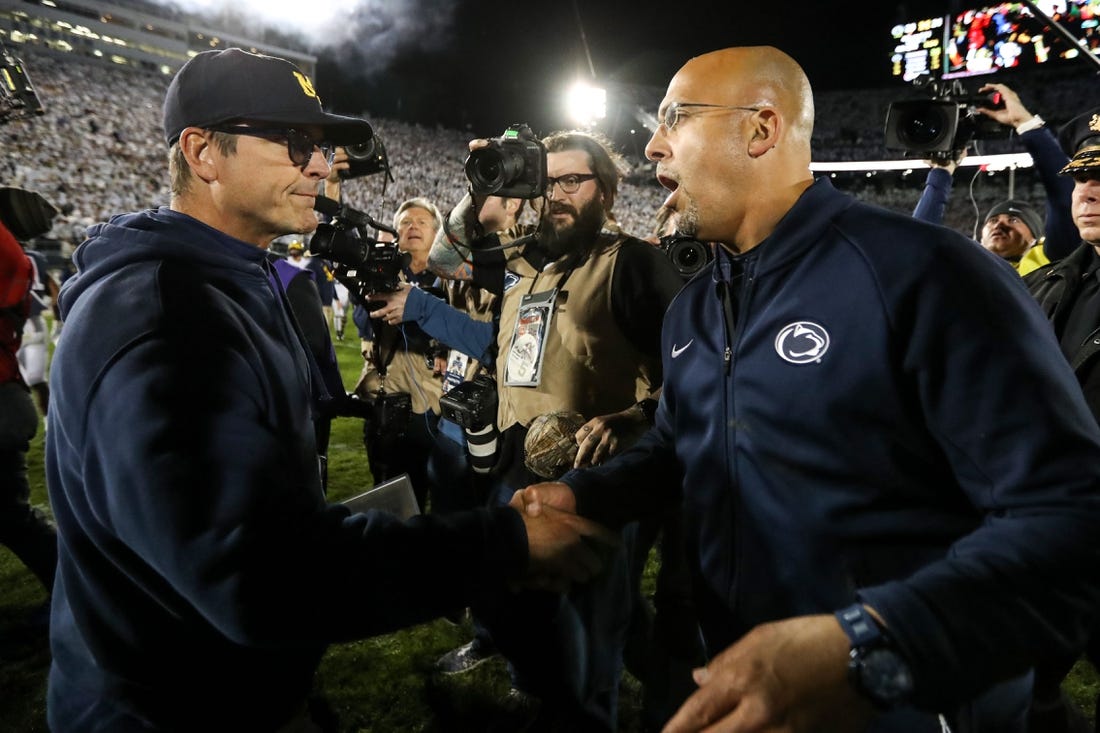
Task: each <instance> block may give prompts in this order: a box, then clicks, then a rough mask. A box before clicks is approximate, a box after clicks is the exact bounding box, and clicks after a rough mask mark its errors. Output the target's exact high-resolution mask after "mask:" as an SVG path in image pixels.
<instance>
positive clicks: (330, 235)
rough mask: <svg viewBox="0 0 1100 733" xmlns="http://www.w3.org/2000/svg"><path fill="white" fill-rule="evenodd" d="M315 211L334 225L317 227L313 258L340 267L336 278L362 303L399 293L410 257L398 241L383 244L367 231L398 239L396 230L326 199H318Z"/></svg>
mask: <svg viewBox="0 0 1100 733" xmlns="http://www.w3.org/2000/svg"><path fill="white" fill-rule="evenodd" d="M313 208H314V209H316V210H317V211H319V212H321V213H322V214H325V215H327V216H329V217H330V219H331V221H330V222H329V223H328V224H318V225H317V231H316V232H314V234H313V238H312V239H310V242H309V251H310V254H313V255H315V256H317V257H323V258H325V259H326V260H331V261H332V262H334V263H336V264H337V265H338V267H337V268H336V271H335V273H334V275H335V276H336V277H337V278H338V279H339V280H340V282H342V283H343V284H344V285H345V286H346V287H347V288H348V290H351V291H352V292H353V293H355V294H356V295H357V296H358V297H359V298H360V299H361V300H366V299H367V295H368V294H369V293H392V292H393V291H395V290H397V287H398V284H399V283H400V282H401V279H400V277H399V275H400V274H401V270H402V269H403V268H405V267H406V266H407V265H408V264H409V261H410V257H409V254H408V253H407V252H402V251H401V250H399V249H398V248H397V242H396V241H394V242H380V241H378V240H377V239H375V238H374V237H372V236H371V235H370V233H369V232H368V231H367V229H368V227H369V228H373V229H375V230H379V231H384V232H389V233H390V234H392V235H394V237H396V236H397V231H396V230H395V229H393V228H392V227H389V226H386V225H385V224H382V223H380V222H377V221H375V220H374V219H373V218H371V216H370V215H369V214H365V213H363V212H362V211H358V210H357V209H353V208H351V207H350V206H348V205H346V204H341V203H340V202H338V201H334V200H332V199H330V198H326V197H324V196H318V197H317V201H316V203H315V204H314V206H313Z"/></svg>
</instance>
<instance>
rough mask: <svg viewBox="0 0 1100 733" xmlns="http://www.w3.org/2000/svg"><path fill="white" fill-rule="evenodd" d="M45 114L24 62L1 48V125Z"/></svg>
mask: <svg viewBox="0 0 1100 733" xmlns="http://www.w3.org/2000/svg"><path fill="white" fill-rule="evenodd" d="M45 113H46V110H45V108H44V107H43V106H42V102H41V100H39V99H38V93H37V92H36V91H35V90H34V85H33V84H31V80H30V78H29V77H28V76H27V72H26V71H25V70H24V69H23V62H22V61H20V60H19V59H17V58H15V57H14V56H12V55H11V54H9V53H8V52H7V51H6V50H5V49H4V48H3V47H0V123H4V122H9V121H11V120H18V119H22V118H24V117H30V116H31V115H42V114H45Z"/></svg>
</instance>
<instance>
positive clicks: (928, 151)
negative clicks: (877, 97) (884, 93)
mask: <svg viewBox="0 0 1100 733" xmlns="http://www.w3.org/2000/svg"><path fill="white" fill-rule="evenodd" d="M918 85H919V86H924V87H926V88H927V90H928V91H929V92H930V96H931V98H930V99H910V100H906V101H902V102H894V103H892V104H891V105H890V107H889V108H888V109H887V111H886V147H887V148H892V149H895V150H904V151H905V153H906V155H909V156H911V157H919V158H930V157H935V156H936V154H939V155H940V156H941V157H943V156H944V155H945V154H946V155H947V156H950V155H951V154H958V153H961V152H962V151H963V150H964V149H965V148H966V146H967V145H969V144H970V143H971V141H973V140H995V139H998V138H1006V137H1008V136H1009V134H1011V132H1012V128H1011V127H1009V126H1007V125H1002V124H1000V123H999V122H997V121H996V120H993V119H990V118H989V117H986V116H985V115H982V114H979V113H978V111H977V110H978V109H979V108H985V109H1004V104H1005V103H1004V100H1003V99H1002V98H1001V95H1000V94H999V93H996V92H994V93H992V94H971V93H968V92H967V91H966V90H965V89H964V88H963V86H962V85H961V84H960V83H959V82H958V81H953V82H947V81H923V82H918Z"/></svg>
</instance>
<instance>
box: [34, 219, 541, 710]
mask: <svg viewBox="0 0 1100 733" xmlns="http://www.w3.org/2000/svg"><path fill="white" fill-rule="evenodd" d="M74 261H75V263H76V265H77V268H78V273H77V275H76V276H74V277H72V278H70V279H69V280H68V281H67V282H66V284H65V286H64V288H63V290H62V293H61V297H60V304H61V310H62V313H63V317H64V319H65V322H66V333H65V337H64V339H62V342H61V344H59V346H58V349H57V352H56V354H55V357H54V361H53V367H52V370H51V388H52V391H53V395H54V397H53V400H52V402H53V404H52V406H51V410H50V416H49V434H48V439H47V446H46V453H47V458H46V460H47V478H48V482H49V489H50V500H51V503H52V505H53V508H54V512H55V515H56V518H57V523H58V534H59V543H60V560H59V568H58V576H57V582H56V586H55V589H54V595H53V615H52V620H51V648H52V653H53V665H52V667H51V670H50V682H49V695H48V717H49V723H50V727H51V729H52V730H54V731H76V730H96V729H110V730H136V729H141V730H148V729H154V730H164V729H176V730H213V729H219V728H225V729H236V730H265V729H273V728H276V727H278V726H279V725H281V724H282V723H284V722H286V721H287V720H288V719H289V718H290V717H291V716H292V715H293V714H294V713H295V711H296V710H297V709H298V708H299V707H300V706H301V704H302V702H303V700H304V699H305V698H306V696H307V693H308V691H309V689H310V685H311V679H312V675H313V672H314V669H315V667H316V665H317V663H318V661H319V660H320V657H321V655H322V653H323V651H324V649H325V646H326V644H328V643H330V642H334V641H340V640H348V639H353V638H358V637H363V636H367V635H371V634H378V633H383V632H387V631H391V630H393V629H397V628H400V627H404V626H409V625H412V624H415V623H419V622H422V621H425V620H428V619H430V618H433V617H435V616H438V615H440V614H442V613H445V612H447V611H449V610H453V609H454V608H460V607H462V606H464V605H467V604H468V603H469V602H470V600H471V598H473V597H475V596H476V595H478V594H480V593H488V592H495V591H496V590H497V589H498V588H500V587H502V586H503V583H504V582H505V581H506V580H508V579H509V578H510V577H514V576H515V575H516V574H517V573H518V572H519V571H520V569H522V568H523V567H524V566H525V564H526V560H527V549H526V538H525V534H524V530H523V526H522V520H521V518H520V517H519V515H518V514H516V513H515V512H514V511H512V510H509V509H498V510H495V511H488V510H486V511H480V512H470V513H466V514H461V515H455V516H452V517H449V518H439V517H434V516H431V517H427V516H425V517H416V518H414V519H412V520H410V521H409V522H407V523H400V522H398V521H397V520H396V519H395V518H394V517H392V516H390V515H386V514H379V513H374V512H371V513H367V514H356V515H349V512H348V510H347V509H346V508H344V507H342V506H339V505H326V503H325V501H324V498H323V496H322V493H321V485H320V479H319V474H318V465H317V456H316V451H315V445H314V431H313V426H312V423H311V419H310V395H311V390H312V387H311V380H310V370H309V367H308V362H307V358H306V355H305V351H304V347H303V342H302V339H301V336H300V335H299V334H298V332H297V329H296V327H295V325H294V322H293V320H292V319H291V318H290V317H289V309H288V305H287V303H286V301H285V298H284V297H282V296H281V295H280V293H279V292H278V291H277V290H276V289H275V288H274V286H273V284H272V283H273V281H272V279H270V278H269V277H268V271H267V267H268V265H267V263H266V261H265V258H264V252H263V251H262V250H260V249H258V248H256V247H254V246H252V245H249V244H247V243H244V242H241V241H238V240H235V239H232V238H230V237H227V236H226V235H224V234H222V233H220V232H218V231H216V230H214V229H211V228H210V227H208V226H206V225H204V224H202V223H200V222H198V221H196V220H194V219H192V218H190V217H187V216H185V215H183V214H180V213H177V212H173V211H170V210H168V209H160V210H157V211H146V212H142V213H137V214H129V215H124V216H119V217H115V218H114V219H112V220H111V222H110V223H108V224H102V225H99V226H97V227H95V228H93V229H92V230H91V232H90V239H89V240H88V241H86V242H85V243H84V244H83V245H81V247H80V248H79V249H78V250H77V252H76V254H75V256H74Z"/></svg>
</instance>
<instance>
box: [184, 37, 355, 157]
mask: <svg viewBox="0 0 1100 733" xmlns="http://www.w3.org/2000/svg"><path fill="white" fill-rule="evenodd" d="M231 120H242V121H247V122H265V123H274V124H277V125H286V126H288V127H296V126H303V127H304V126H307V125H312V126H315V127H320V128H321V129H322V130H323V134H324V139H325V142H330V143H333V144H335V145H356V144H358V143H365V142H367V141H368V140H370V139H371V137H373V135H374V132H373V130H371V126H370V124H369V123H368V122H367V121H366V120H361V119H358V118H355V117H343V116H341V115H334V114H329V113H328V112H325V111H324V110H323V109H322V108H321V99H320V98H319V97H318V96H317V92H316V90H314V88H313V82H311V81H310V80H309V77H308V76H306V75H305V74H304V73H302V71H301V69H299V68H298V67H297V66H295V65H294V64H292V63H290V62H289V61H287V60H285V59H281V58H277V57H275V56H263V55H260V54H254V53H248V52H247V51H242V50H241V49H239V48H229V49H226V50H224V51H204V52H202V53H200V54H198V55H196V56H195V57H194V58H192V59H191V60H190V61H188V62H187V63H186V64H184V65H183V66H182V67H180V70H179V71H177V72H176V76H175V77H174V78H173V79H172V83H171V84H170V85H169V86H168V93H167V94H166V95H165V97H164V137H165V140H167V142H168V145H169V146H171V145H172V144H173V143H175V142H176V141H177V140H179V136H180V133H181V132H183V130H184V128H187V127H212V126H214V125H218V124H221V123H224V122H229V121H231Z"/></svg>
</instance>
